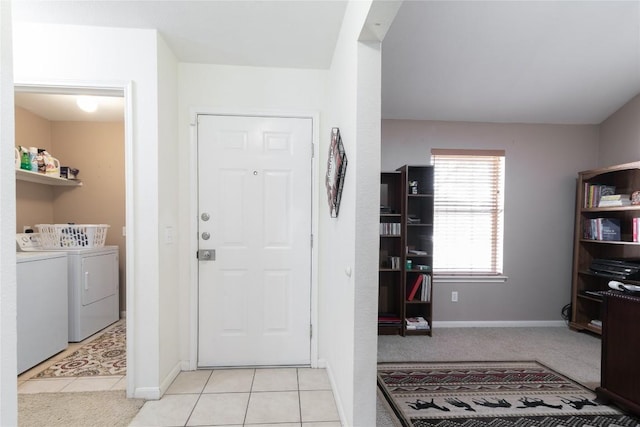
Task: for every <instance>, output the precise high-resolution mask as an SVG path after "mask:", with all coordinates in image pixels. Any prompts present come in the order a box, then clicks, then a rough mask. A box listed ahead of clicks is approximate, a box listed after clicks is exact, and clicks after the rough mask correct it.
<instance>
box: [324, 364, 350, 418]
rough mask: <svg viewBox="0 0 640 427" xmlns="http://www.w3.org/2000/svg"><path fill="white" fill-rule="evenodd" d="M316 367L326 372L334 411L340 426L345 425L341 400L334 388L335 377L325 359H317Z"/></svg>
mask: <svg viewBox="0 0 640 427" xmlns="http://www.w3.org/2000/svg"><path fill="white" fill-rule="evenodd" d="M318 366H323V367H324V369H326V370H327V375H328V376H329V383H330V384H331V390H332V391H333V399H334V400H335V401H336V409H337V410H338V416H339V417H340V425H343V426H346V425H347V417H346V416H345V414H344V406H343V405H342V399H341V398H340V393H338V387H337V386H336V381H335V377H334V376H333V371H332V370H331V365H329V363H327V361H326V360H325V359H318Z"/></svg>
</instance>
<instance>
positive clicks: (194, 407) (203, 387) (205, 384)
mask: <svg viewBox="0 0 640 427" xmlns="http://www.w3.org/2000/svg"><path fill="white" fill-rule="evenodd" d="M178 375H179V374H178ZM211 375H213V369H212V370H211V372H209V377H208V378H207V380H206V381H205V382H204V385H203V386H202V390H200V393H198V398H197V399H196V403H194V404H193V408H191V411H190V412H189V416H188V417H187V419H186V420H185V422H184V426H185V427H186V426H187V424H189V420H190V419H191V417H192V416H193V411H195V410H196V406H198V402H200V398H201V397H202V393H203V392H204V389H205V387H206V386H207V383H208V382H209V380H210V379H211ZM174 381H175V379H174ZM165 394H166V393H165Z"/></svg>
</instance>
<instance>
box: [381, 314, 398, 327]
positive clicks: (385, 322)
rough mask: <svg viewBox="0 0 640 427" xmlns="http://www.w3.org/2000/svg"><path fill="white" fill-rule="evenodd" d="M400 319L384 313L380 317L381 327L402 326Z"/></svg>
mask: <svg viewBox="0 0 640 427" xmlns="http://www.w3.org/2000/svg"><path fill="white" fill-rule="evenodd" d="M400 323H401V320H400V318H399V317H398V316H397V315H395V314H391V313H382V314H379V315H378V325H379V326H400Z"/></svg>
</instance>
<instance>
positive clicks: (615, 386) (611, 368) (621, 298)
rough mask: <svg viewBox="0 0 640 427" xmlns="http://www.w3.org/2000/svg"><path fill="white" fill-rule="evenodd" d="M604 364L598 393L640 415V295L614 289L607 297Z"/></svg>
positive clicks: (604, 319) (603, 324) (603, 339)
mask: <svg viewBox="0 0 640 427" xmlns="http://www.w3.org/2000/svg"><path fill="white" fill-rule="evenodd" d="M602 308H603V312H602V314H603V322H602V365H601V378H600V381H601V384H600V387H598V388H597V389H596V393H597V394H598V396H599V397H600V398H602V399H604V400H612V401H614V402H616V403H617V404H619V405H620V406H621V407H623V408H624V409H627V410H629V411H630V412H633V413H635V414H636V415H639V414H640V364H639V363H638V354H640V334H638V326H639V325H640V297H638V296H632V295H630V294H628V293H623V292H619V291H610V292H606V293H604V296H603V307H602Z"/></svg>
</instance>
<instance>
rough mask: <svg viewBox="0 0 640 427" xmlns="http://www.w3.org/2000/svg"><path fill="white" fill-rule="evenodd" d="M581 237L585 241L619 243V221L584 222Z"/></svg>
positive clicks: (596, 220) (593, 219) (603, 219)
mask: <svg viewBox="0 0 640 427" xmlns="http://www.w3.org/2000/svg"><path fill="white" fill-rule="evenodd" d="M582 237H583V238H584V239H587V240H603V241H620V239H621V235H620V219H619V218H592V219H588V220H585V221H584V223H583V228H582Z"/></svg>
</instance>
